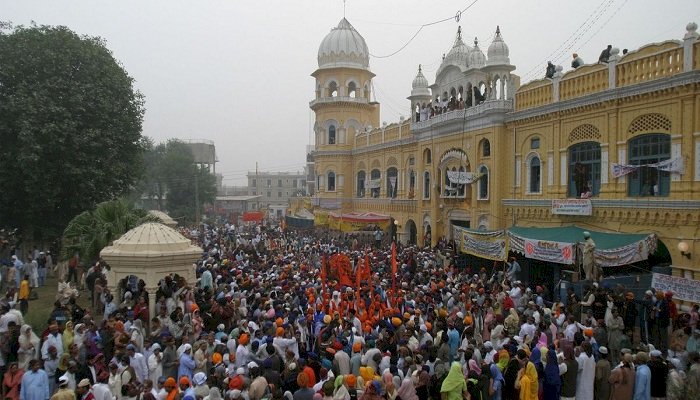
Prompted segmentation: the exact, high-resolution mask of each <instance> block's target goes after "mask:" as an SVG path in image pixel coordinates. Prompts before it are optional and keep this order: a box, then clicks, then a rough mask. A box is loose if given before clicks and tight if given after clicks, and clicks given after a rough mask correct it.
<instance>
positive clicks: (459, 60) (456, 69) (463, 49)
mask: <svg viewBox="0 0 700 400" xmlns="http://www.w3.org/2000/svg"><path fill="white" fill-rule="evenodd" d="M471 51H472V48H471V47H469V46H467V45H466V44H465V43H464V41H463V40H462V27H461V26H460V27H458V28H457V36H456V37H455V41H454V44H453V45H452V48H451V49H450V51H449V52H448V53H447V54H446V55H444V56H443V57H442V62H441V63H440V67H439V68H438V69H437V72H436V73H435V83H434V84H433V85H431V86H430V89H432V96H433V99H434V100H437V101H438V102H447V101H449V100H450V98H452V97H454V98H459V97H460V96H464V95H465V89H466V87H465V86H464V84H465V79H464V72H465V71H466V70H467V68H468V65H469V54H470V53H471Z"/></svg>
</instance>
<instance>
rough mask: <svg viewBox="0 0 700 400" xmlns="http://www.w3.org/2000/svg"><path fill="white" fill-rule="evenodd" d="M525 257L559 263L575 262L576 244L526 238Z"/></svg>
mask: <svg viewBox="0 0 700 400" xmlns="http://www.w3.org/2000/svg"><path fill="white" fill-rule="evenodd" d="M524 242H525V243H524V247H525V249H524V250H525V257H527V258H532V259H535V260H542V261H547V262H553V263H557V264H569V265H570V264H573V263H574V245H573V244H571V243H564V242H550V241H547V240H533V239H525V241H524Z"/></svg>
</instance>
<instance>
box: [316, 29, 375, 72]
mask: <svg viewBox="0 0 700 400" xmlns="http://www.w3.org/2000/svg"><path fill="white" fill-rule="evenodd" d="M318 67H319V68H334V67H349V68H361V69H368V68H369V49H368V48H367V43H365V39H364V38H363V37H362V35H360V34H359V33H358V32H357V31H356V30H355V28H354V27H353V26H352V25H351V24H350V22H348V20H347V19H345V18H343V19H341V20H340V22H339V23H338V26H337V27H335V28H333V29H331V32H330V33H329V34H328V35H326V37H325V38H323V41H322V42H321V46H319V48H318Z"/></svg>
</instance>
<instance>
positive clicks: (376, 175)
mask: <svg viewBox="0 0 700 400" xmlns="http://www.w3.org/2000/svg"><path fill="white" fill-rule="evenodd" d="M369 179H370V182H369V183H370V188H371V193H372V197H374V198H377V197H379V193H380V191H381V188H382V173H381V172H380V171H379V170H378V169H373V170H372V172H370V173H369Z"/></svg>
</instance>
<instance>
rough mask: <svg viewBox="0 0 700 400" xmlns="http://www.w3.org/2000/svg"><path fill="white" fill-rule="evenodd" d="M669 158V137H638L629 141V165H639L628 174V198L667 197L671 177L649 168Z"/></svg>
mask: <svg viewBox="0 0 700 400" xmlns="http://www.w3.org/2000/svg"><path fill="white" fill-rule="evenodd" d="M670 158H671V136H670V135H666V134H662V133H652V134H648V135H640V136H637V137H635V138H633V139H632V140H630V141H629V163H630V164H631V165H640V167H639V168H637V169H636V170H635V171H634V172H632V173H631V174H629V183H628V185H629V186H628V193H629V195H630V196H668V194H669V193H670V191H671V175H670V173H669V172H668V171H662V170H660V169H659V168H655V167H649V166H647V165H648V164H655V163H658V162H661V161H665V160H668V159H670Z"/></svg>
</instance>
